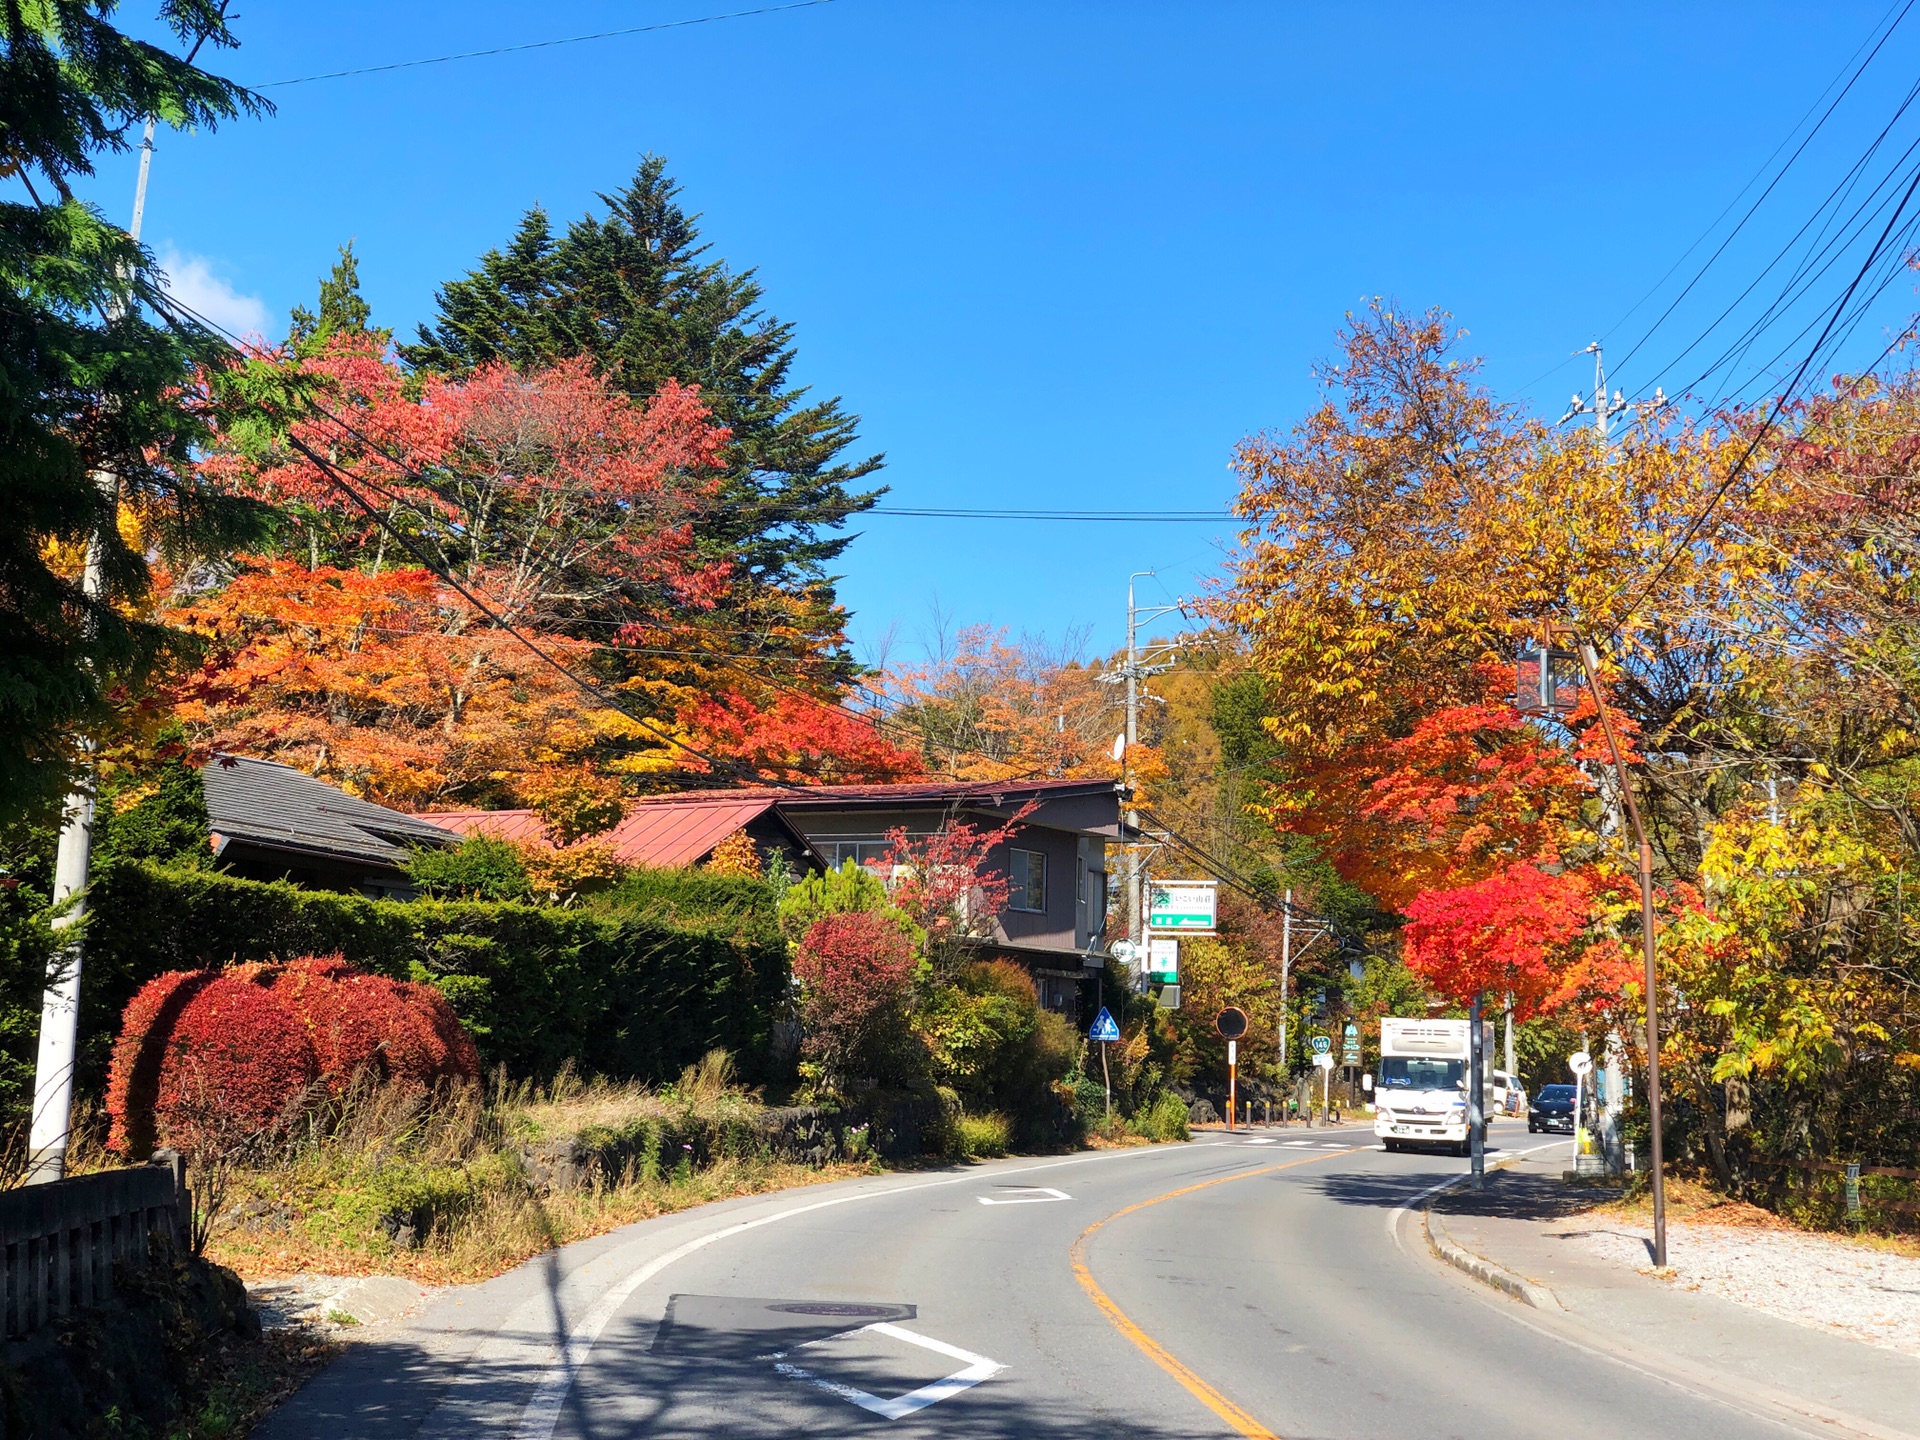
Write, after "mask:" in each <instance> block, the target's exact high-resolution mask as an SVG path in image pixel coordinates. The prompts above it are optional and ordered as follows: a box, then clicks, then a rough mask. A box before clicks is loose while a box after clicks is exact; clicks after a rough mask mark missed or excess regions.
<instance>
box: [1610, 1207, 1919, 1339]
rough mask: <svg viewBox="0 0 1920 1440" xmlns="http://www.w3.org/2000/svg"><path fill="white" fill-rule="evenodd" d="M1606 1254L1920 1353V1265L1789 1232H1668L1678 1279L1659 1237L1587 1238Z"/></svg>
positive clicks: (1828, 1328) (1625, 1228)
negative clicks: (1657, 1265) (1660, 1252)
mask: <svg viewBox="0 0 1920 1440" xmlns="http://www.w3.org/2000/svg"><path fill="white" fill-rule="evenodd" d="M1580 1238H1581V1243H1582V1244H1583V1245H1584V1246H1585V1247H1586V1248H1587V1249H1588V1250H1590V1251H1591V1252H1592V1253H1593V1254H1595V1255H1596V1256H1598V1257H1600V1258H1602V1259H1604V1260H1608V1261H1611V1262H1612V1263H1614V1264H1619V1265H1627V1266H1631V1267H1632V1268H1633V1269H1635V1270H1638V1271H1641V1272H1642V1273H1644V1274H1650V1275H1655V1276H1656V1277H1657V1278H1661V1279H1665V1280H1667V1281H1668V1283H1670V1284H1672V1285H1673V1286H1675V1287H1676V1288H1678V1289H1681V1290H1698V1291H1704V1292H1706V1293H1708V1294H1711V1295H1718V1296H1719V1297H1721V1298H1722V1299H1725V1300H1731V1301H1733V1302H1734V1303H1736V1304H1739V1305H1745V1306H1749V1307H1750V1308H1752V1309H1755V1310H1760V1311H1763V1312H1765V1313H1766V1314H1769V1315H1773V1316H1776V1317H1777V1318H1779V1319H1782V1320H1791V1321H1793V1322H1794V1323H1795V1324H1798V1325H1806V1326H1809V1327H1811V1328H1813V1329H1817V1330H1822V1331H1825V1332H1827V1333H1829V1334H1838V1335H1844V1336H1846V1337H1848V1338H1849V1339H1853V1340H1860V1341H1864V1342H1866V1343H1867V1344H1870V1345H1881V1346H1885V1347H1886V1348H1888V1349H1890V1350H1897V1351H1899V1352H1901V1353H1902V1354H1905V1355H1914V1356H1920V1260H1917V1259H1913V1258H1911V1257H1908V1256H1905V1255H1897V1254H1892V1253H1889V1252H1887V1251H1884V1250H1877V1249H1874V1248H1872V1247H1871V1246H1867V1245H1862V1244H1858V1243H1856V1242H1852V1241H1848V1240H1844V1239H1833V1238H1829V1237H1827V1236H1824V1235H1809V1234H1807V1233H1805V1232H1804V1231H1799V1230H1788V1229H1766V1230H1760V1229H1752V1228H1749V1227H1746V1226H1722V1225H1707V1224H1699V1223H1694V1222H1687V1221H1680V1222H1674V1223H1670V1224H1669V1225H1668V1226H1667V1261H1668V1267H1669V1273H1668V1274H1666V1275H1660V1274H1659V1272H1657V1271H1654V1270H1653V1269H1652V1265H1653V1260H1652V1245H1653V1232H1652V1231H1651V1230H1650V1229H1647V1228H1645V1227H1641V1226H1634V1225H1610V1226H1607V1227H1606V1228H1599V1229H1593V1230H1589V1231H1587V1232H1585V1233H1584V1234H1583V1235H1582V1236H1581V1237H1580Z"/></svg>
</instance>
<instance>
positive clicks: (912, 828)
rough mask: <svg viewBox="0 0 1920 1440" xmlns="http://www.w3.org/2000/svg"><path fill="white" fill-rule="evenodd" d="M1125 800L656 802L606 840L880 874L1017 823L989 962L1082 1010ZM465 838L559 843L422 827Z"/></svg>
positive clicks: (491, 821) (455, 820)
mask: <svg viewBox="0 0 1920 1440" xmlns="http://www.w3.org/2000/svg"><path fill="white" fill-rule="evenodd" d="M1123 798H1124V791H1123V788H1122V786H1121V785H1120V783H1119V782H1117V781H1114V780H989V781H972V780H933V781H916V782H911V783H907V784H899V785H810V786H805V787H801V788H793V789H773V788H765V789H746V790H718V791H710V792H705V793H693V794H678V795H655V796H648V797H646V798H644V799H641V800H638V801H635V802H634V805H633V808H632V810H631V811H630V812H629V814H628V815H627V817H626V819H624V820H622V821H621V822H620V823H619V824H618V825H616V826H615V827H614V828H613V829H611V830H609V831H607V832H606V833H605V834H603V835H600V836H597V837H595V838H596V839H597V840H598V841H600V842H602V843H605V844H608V845H610V846H611V847H612V849H613V852H614V854H615V856H616V857H618V858H619V859H620V860H621V861H622V862H623V863H625V864H629V865H646V866H670V867H671V866H683V865H697V864H700V863H701V862H703V861H704V860H705V859H706V858H707V857H708V856H710V855H711V854H712V853H713V850H714V847H715V846H717V845H718V844H719V843H720V842H721V841H722V840H725V839H726V838H727V837H728V836H730V835H732V834H733V833H734V832H735V831H738V830H745V831H746V832H747V834H748V835H749V836H751V837H752V838H753V840H754V842H755V844H756V846H758V847H759V848H760V850H761V851H762V854H763V855H771V853H772V852H773V851H774V850H775V849H778V850H781V851H783V852H784V853H785V854H786V855H787V857H788V864H789V867H790V868H791V869H793V870H794V871H796V872H798V871H802V870H807V869H815V868H819V867H821V866H825V867H828V868H837V867H838V866H840V865H842V864H844V863H845V862H846V861H848V860H852V861H854V862H855V863H857V864H860V865H865V866H869V867H871V868H874V869H880V868H882V867H883V866H885V865H886V864H887V856H888V853H889V852H890V851H891V849H892V847H893V842H892V840H891V839H890V838H889V837H890V836H891V835H893V833H894V832H896V831H901V830H904V831H905V832H906V833H907V834H908V835H909V836H913V837H917V836H924V835H931V834H934V833H936V832H938V831H939V830H941V829H942V828H944V827H945V826H947V825H950V824H953V823H954V822H956V821H964V822H966V823H969V824H972V825H975V826H978V827H980V828H983V829H998V828H999V827H1001V826H1004V825H1008V824H1009V823H1010V822H1011V826H1012V828H1011V830H1010V831H1009V833H1008V836H1007V838H1006V839H1005V840H1003V841H1002V842H1001V843H1000V844H998V845H997V846H996V847H995V848H994V850H993V851H992V852H991V853H990V854H989V856H988V857H987V864H988V865H989V866H991V867H993V868H995V869H997V870H998V871H999V872H1000V873H1002V874H1004V875H1006V876H1007V878H1008V880H1009V888H1010V894H1009V899H1008V904H1007V908H1006V909H1005V910H1004V911H1003V912H1002V913H1001V914H1000V916H999V917H998V918H997V920H996V922H995V926H994V933H993V935H992V936H991V937H990V938H988V939H986V940H984V941H982V942H981V950H982V953H983V954H988V955H993V956H998V957H1002V958H1006V959H1010V960H1015V961H1018V962H1019V963H1020V964H1022V965H1023V966H1025V967H1026V969H1027V970H1028V971H1029V972H1030V973H1031V974H1032V975H1033V977H1034V983H1035V986H1036V988H1037V989H1038V990H1039V992H1040V998H1041V1001H1042V1003H1043V1004H1045V1005H1046V1006H1047V1007H1048V1008H1049V1009H1053V1010H1061V1011H1065V1012H1068V1013H1070V1014H1071V1013H1075V1012H1077V1010H1078V1009H1079V991H1080V985H1081V983H1082V981H1083V980H1085V979H1086V978H1088V977H1089V976H1090V975H1091V974H1093V973H1094V972H1095V971H1097V970H1098V969H1099V968H1100V967H1101V966H1103V965H1104V964H1105V963H1106V947H1105V944H1104V942H1103V936H1104V934H1105V932H1106V923H1107V893H1108V882H1107V847H1108V846H1109V845H1111V844H1114V843H1116V842H1118V841H1119V840H1120V838H1121V818H1120V807H1121V803H1122V800H1123ZM418 818H419V819H421V820H424V821H426V822H428V823H429V824H433V825H437V826H440V827H441V828H442V829H446V830H452V831H456V832H458V833H460V834H463V835H471V834H483V835H490V836H493V837H495V838H497V839H502V840H513V841H516V842H519V843H523V844H535V845H544V844H547V843H549V837H548V835H547V831H546V827H545V825H544V824H543V823H542V822H541V821H540V818H539V817H538V816H537V815H535V814H534V813H533V812H532V811H530V810H442V811H435V812H431V813H428V814H425V815H421V816H419V817H418Z"/></svg>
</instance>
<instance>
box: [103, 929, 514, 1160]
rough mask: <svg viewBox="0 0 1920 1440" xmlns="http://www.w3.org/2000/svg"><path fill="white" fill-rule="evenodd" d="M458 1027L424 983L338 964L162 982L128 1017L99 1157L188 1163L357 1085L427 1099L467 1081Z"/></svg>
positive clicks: (468, 1067)
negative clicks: (176, 1152) (194, 1155)
mask: <svg viewBox="0 0 1920 1440" xmlns="http://www.w3.org/2000/svg"><path fill="white" fill-rule="evenodd" d="M479 1069H480V1062H479V1057H478V1055H477V1054H476V1053H475V1051H474V1048H473V1041H472V1040H471V1038H469V1037H468V1035H467V1033H466V1031H465V1029H464V1028H463V1027H462V1026H461V1024H460V1021H459V1019H458V1018H457V1017H456V1016H455V1015H454V1013H453V1011H452V1010H451V1008H449V1007H448V1005H447V1002H446V1000H445V999H444V998H443V997H442V996H441V995H440V993H439V991H437V990H435V989H434V988H433V987H432V986H429V985H419V984H413V983H410V982H407V981H401V980H390V979H387V978H386V977H384V976H379V975H369V974H367V973H365V972H363V971H360V970H356V969H355V968H354V967H353V966H351V965H348V964H347V963H346V962H345V961H343V960H341V959H340V958H339V957H338V956H330V957H307V958H304V959H300V960H293V961H289V962H286V963H285V964H271V965H268V964H252V965H238V966H234V967H232V968H230V969H226V970H190V971H173V972H171V973H169V974H166V975H161V976H158V977H157V978H155V979H154V980H152V981H150V982H148V984H147V985H146V986H144V987H143V988H142V989H141V990H140V992H139V993H138V994H137V995H135V996H134V998H133V1000H132V1002H131V1003H130V1004H129V1005H128V1006H127V1011H126V1015H125V1017H124V1019H123V1022H122V1026H121V1033H120V1038H119V1040H118V1041H117V1042H116V1043H115V1046H114V1052H113V1062H112V1068H111V1071H110V1073H109V1078H108V1086H107V1111H108V1116H109V1119H110V1120H111V1122H112V1131H111V1135H110V1137H109V1141H108V1143H109V1146H110V1148H112V1149H113V1150H114V1151H115V1152H117V1153H119V1154H122V1155H127V1156H135V1157H137V1156H141V1155H144V1154H146V1153H148V1152H149V1151H150V1150H152V1148H153V1147H154V1145H155V1143H156V1142H159V1141H164V1142H165V1143H167V1144H171V1145H175V1146H178V1147H179V1148H181V1149H184V1150H189V1151H194V1150H201V1149H205V1148H207V1147H209V1146H213V1147H216V1148H227V1147H230V1146H232V1145H234V1144H236V1143H239V1142H242V1141H245V1140H249V1139H252V1138H255V1137H258V1136H260V1135H262V1134H266V1133H271V1132H272V1131H273V1130H275V1129H276V1128H279V1127H281V1126H283V1125H284V1124H286V1123H290V1121H291V1120H292V1119H293V1118H294V1117H295V1116H296V1115H297V1114H298V1112H299V1110H300V1108H301V1107H302V1105H303V1104H304V1103H306V1102H308V1101H310V1100H311V1099H313V1098H316V1095H318V1094H332V1095H335V1096H338V1095H339V1094H341V1093H342V1092H343V1091H344V1090H345V1089H346V1087H347V1086H348V1085H350V1084H352V1083H353V1082H354V1081H355V1080H356V1079H357V1078H359V1077H362V1076H368V1077H371V1078H374V1079H378V1080H381V1081H388V1082H394V1083H398V1084H401V1085H405V1086H410V1087H415V1088H420V1089H428V1088H432V1087H434V1086H436V1085H439V1084H441V1083H443V1082H446V1081H452V1080H471V1079H475V1078H477V1077H478V1075H479Z"/></svg>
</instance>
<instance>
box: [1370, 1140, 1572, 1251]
mask: <svg viewBox="0 0 1920 1440" xmlns="http://www.w3.org/2000/svg"><path fill="white" fill-rule="evenodd" d="M1564 1143H1565V1142H1564V1141H1560V1140H1553V1141H1549V1142H1548V1143H1547V1144H1545V1145H1535V1146H1533V1147H1531V1148H1530V1149H1526V1150H1515V1151H1514V1152H1513V1154H1512V1158H1513V1159H1515V1160H1519V1159H1523V1158H1524V1157H1526V1156H1528V1155H1537V1154H1539V1153H1540V1152H1541V1151H1542V1150H1551V1149H1553V1147H1554V1146H1556V1145H1560V1144H1564ZM1472 1178H1473V1175H1472V1172H1468V1173H1467V1174H1465V1175H1450V1176H1448V1177H1447V1178H1446V1179H1445V1180H1442V1181H1441V1182H1440V1183H1439V1184H1438V1185H1429V1186H1428V1187H1427V1188H1426V1189H1424V1190H1422V1191H1421V1192H1420V1193H1419V1194H1418V1195H1413V1196H1410V1197H1408V1199H1407V1200H1406V1202H1405V1203H1404V1204H1400V1205H1396V1206H1394V1207H1393V1209H1391V1210H1389V1211H1388V1212H1387V1238H1388V1239H1389V1240H1391V1241H1393V1248H1394V1249H1396V1250H1398V1251H1399V1252H1400V1253H1401V1254H1402V1255H1404V1254H1406V1253H1407V1250H1406V1246H1404V1245H1402V1244H1401V1243H1400V1217H1401V1216H1403V1215H1405V1214H1406V1213H1407V1212H1408V1211H1409V1210H1411V1209H1413V1207H1414V1206H1416V1205H1418V1204H1419V1203H1420V1202H1421V1201H1422V1200H1425V1199H1427V1198H1428V1197H1430V1196H1433V1195H1438V1194H1439V1193H1440V1192H1441V1191H1442V1190H1451V1189H1452V1188H1453V1187H1454V1186H1456V1185H1464V1184H1466V1182H1467V1181H1469V1180H1471V1179H1472Z"/></svg>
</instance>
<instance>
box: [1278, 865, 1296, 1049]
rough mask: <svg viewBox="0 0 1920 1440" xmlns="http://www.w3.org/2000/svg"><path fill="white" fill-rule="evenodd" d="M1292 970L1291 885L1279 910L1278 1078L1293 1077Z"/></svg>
mask: <svg viewBox="0 0 1920 1440" xmlns="http://www.w3.org/2000/svg"><path fill="white" fill-rule="evenodd" d="M1292 970H1293V887H1292V886H1291V885H1289V886H1288V887H1287V904H1286V909H1284V910H1282V911H1281V912H1280V1078H1281V1080H1282V1081H1286V1080H1290V1079H1292V1078H1293V1076H1292V1073H1291V1072H1290V1071H1289V1070H1288V1069H1287V996H1288V994H1289V993H1290V992H1289V990H1288V988H1287V985H1288V980H1289V978H1290V974H1291V972H1292Z"/></svg>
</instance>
